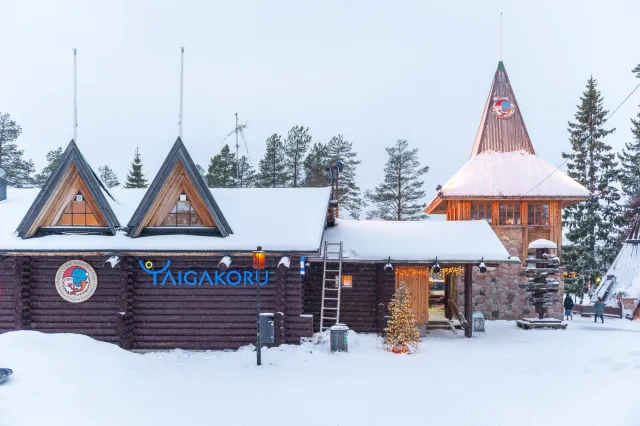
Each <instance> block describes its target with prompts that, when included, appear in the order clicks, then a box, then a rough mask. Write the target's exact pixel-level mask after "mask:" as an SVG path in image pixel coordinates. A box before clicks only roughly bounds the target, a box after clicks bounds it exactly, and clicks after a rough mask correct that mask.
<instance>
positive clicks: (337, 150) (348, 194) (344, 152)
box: [325, 135, 365, 219]
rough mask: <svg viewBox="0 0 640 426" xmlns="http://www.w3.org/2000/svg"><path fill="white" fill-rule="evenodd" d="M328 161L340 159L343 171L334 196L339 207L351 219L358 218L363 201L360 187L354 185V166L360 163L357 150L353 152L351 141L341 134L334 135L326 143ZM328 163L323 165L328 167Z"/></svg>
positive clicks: (363, 204) (363, 205)
mask: <svg viewBox="0 0 640 426" xmlns="http://www.w3.org/2000/svg"><path fill="white" fill-rule="evenodd" d="M327 150H328V153H329V162H330V163H332V162H334V161H336V160H340V161H342V165H343V171H342V173H341V174H340V177H339V178H338V183H337V191H336V194H335V198H336V199H337V200H338V206H339V208H340V209H344V210H347V211H348V212H349V214H350V215H351V218H353V219H360V214H361V213H362V209H363V208H364V207H365V202H364V200H363V199H362V195H361V193H360V188H359V187H358V185H356V166H357V165H358V164H360V163H361V161H360V160H356V157H357V156H358V153H357V152H353V145H352V143H351V142H349V141H347V140H345V139H344V138H343V137H342V135H338V136H334V137H333V138H331V140H330V141H329V143H328V144H327ZM328 166H329V164H327V165H326V166H325V168H326V167H328Z"/></svg>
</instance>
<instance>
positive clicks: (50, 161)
mask: <svg viewBox="0 0 640 426" xmlns="http://www.w3.org/2000/svg"><path fill="white" fill-rule="evenodd" d="M60 157H62V147H61V146H60V147H58V148H57V149H54V150H51V151H49V152H47V165H46V166H45V167H44V168H43V169H42V171H41V172H40V173H38V174H36V175H35V176H34V177H33V183H34V185H36V186H38V187H40V188H42V186H43V185H44V184H45V182H46V181H47V179H49V176H50V175H51V173H53V169H55V168H56V166H57V165H58V162H59V161H60Z"/></svg>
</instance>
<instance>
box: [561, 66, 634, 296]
mask: <svg viewBox="0 0 640 426" xmlns="http://www.w3.org/2000/svg"><path fill="white" fill-rule="evenodd" d="M602 104H603V100H602V96H601V94H600V91H599V90H598V86H597V82H596V80H595V79H594V78H593V77H591V78H589V81H588V82H587V87H586V90H585V91H584V93H583V95H582V97H581V98H580V105H578V111H577V112H576V114H575V121H574V122H569V129H568V130H569V134H570V137H569V140H570V142H571V148H572V151H571V152H569V153H562V156H563V158H566V159H568V161H567V169H568V171H567V173H568V175H569V176H571V177H572V178H573V179H575V180H577V181H578V182H580V183H581V184H582V185H584V186H585V187H586V188H587V189H588V190H589V191H591V198H590V199H589V200H587V201H585V202H582V203H579V204H576V205H574V206H571V207H569V208H566V209H564V212H563V226H564V227H565V228H566V229H567V234H566V236H567V239H568V240H569V241H570V242H571V244H570V245H567V246H566V247H565V260H569V261H570V262H571V264H570V267H571V268H572V270H574V271H576V272H578V273H580V274H584V275H589V276H590V277H591V280H592V283H591V284H594V283H595V281H594V280H595V279H596V277H598V276H600V275H601V274H602V273H603V271H606V270H607V268H608V266H609V265H610V264H611V262H613V260H614V259H615V257H616V255H617V253H618V250H619V246H618V241H617V236H618V234H619V230H620V226H621V224H622V216H621V210H620V206H619V205H618V204H617V203H618V202H619V201H620V194H619V191H618V189H617V188H616V186H615V185H616V183H617V182H618V180H619V171H618V163H617V162H616V156H615V154H614V153H612V152H611V146H609V145H608V144H607V143H605V141H604V139H605V138H606V136H607V135H609V134H611V133H613V131H614V130H615V129H605V128H604V127H603V125H604V124H605V117H606V116H607V113H608V111H606V110H605V109H604V107H603V105H602Z"/></svg>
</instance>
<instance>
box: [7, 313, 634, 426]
mask: <svg viewBox="0 0 640 426" xmlns="http://www.w3.org/2000/svg"><path fill="white" fill-rule="evenodd" d="M574 318H575V319H574V321H573V322H570V324H569V327H568V328H567V330H565V331H560V330H557V331H555V330H546V331H542V330H530V331H525V330H521V329H518V328H517V327H516V325H515V323H514V322H506V321H495V322H488V323H487V333H486V336H479V337H475V338H473V339H470V340H469V339H464V338H455V337H453V335H452V334H451V333H445V332H441V334H437V335H433V336H429V337H427V338H426V339H424V341H423V343H422V346H421V350H420V352H419V353H417V354H414V355H394V354H390V353H387V352H384V351H382V350H380V346H381V341H380V339H379V338H378V337H376V336H373V335H356V334H355V333H352V334H351V335H350V336H349V338H350V351H349V353H347V354H331V353H329V352H328V349H327V345H326V342H323V341H322V339H323V338H324V337H323V336H317V337H316V339H315V341H314V342H308V343H305V344H303V345H301V346H284V347H280V348H275V349H268V350H264V351H263V362H264V365H263V366H262V367H257V366H256V365H255V353H254V352H253V351H252V350H251V348H243V349H241V350H239V351H234V352H200V353H192V352H185V351H172V352H164V353H148V354H144V355H142V354H135V353H130V352H126V351H124V350H121V349H119V348H118V347H116V346H113V345H110V344H106V343H101V342H97V341H94V340H92V339H90V338H88V337H84V336H79V335H71V334H58V335H46V334H41V333H37V332H29V331H20V332H12V333H7V334H3V335H0V367H2V366H6V367H10V368H12V369H13V370H14V375H13V376H12V377H11V379H10V380H9V381H8V382H7V383H5V384H3V385H0V425H2V426H22V425H29V426H32V425H38V424H46V425H48V426H74V425H82V426H89V425H91V426H101V425H105V426H114V425H117V426H128V425H154V426H164V425H167V426H169V425H171V426H176V425H256V424H258V425H260V426H266V425H278V426H288V425H296V426H304V425H323V426H327V425H385V426H389V425H395V424H410V425H430V426H438V425H479V426H515V425H517V426H529V425H531V426H541V425H545V426H553V425H567V424H575V425H581V426H588V425H599V426H606V425H616V426H637V425H639V424H640V403H639V402H638V401H639V399H638V391H637V386H638V383H640V324H638V323H632V322H629V321H626V320H611V319H605V323H604V325H603V324H593V322H592V320H591V319H585V318H579V317H574Z"/></svg>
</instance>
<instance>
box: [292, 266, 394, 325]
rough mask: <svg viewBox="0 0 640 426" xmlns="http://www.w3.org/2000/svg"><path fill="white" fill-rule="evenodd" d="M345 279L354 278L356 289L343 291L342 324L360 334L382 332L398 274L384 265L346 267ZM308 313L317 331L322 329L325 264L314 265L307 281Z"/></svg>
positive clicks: (309, 269)
mask: <svg viewBox="0 0 640 426" xmlns="http://www.w3.org/2000/svg"><path fill="white" fill-rule="evenodd" d="M342 275H343V276H344V275H351V276H352V283H353V284H352V287H351V288H349V287H343V288H342V291H341V300H340V322H341V323H344V324H346V325H347V326H348V327H349V328H351V329H352V330H355V331H357V332H382V330H383V329H384V327H385V325H386V315H387V305H388V304H389V301H390V300H391V297H392V296H393V293H394V286H395V276H394V272H393V271H390V270H387V271H385V270H384V264H371V263H343V264H342ZM303 288H304V297H303V301H304V313H305V314H309V315H313V329H314V330H315V331H318V330H319V328H320V308H321V304H322V263H312V264H311V266H310V267H308V268H307V275H306V277H305V278H304V280H303Z"/></svg>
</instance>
